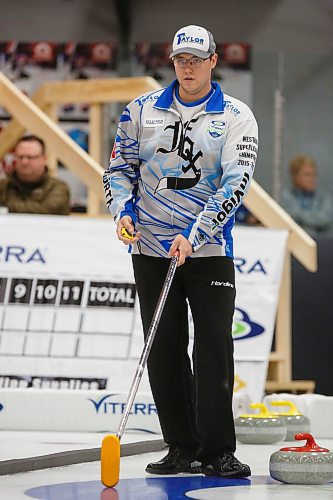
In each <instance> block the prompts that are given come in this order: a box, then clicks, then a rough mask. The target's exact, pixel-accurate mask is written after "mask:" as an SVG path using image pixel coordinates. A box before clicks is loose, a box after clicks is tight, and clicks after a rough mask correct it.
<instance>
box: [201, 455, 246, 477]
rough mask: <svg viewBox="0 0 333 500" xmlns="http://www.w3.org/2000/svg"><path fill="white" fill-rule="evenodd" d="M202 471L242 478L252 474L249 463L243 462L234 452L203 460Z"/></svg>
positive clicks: (208, 473)
mask: <svg viewBox="0 0 333 500" xmlns="http://www.w3.org/2000/svg"><path fill="white" fill-rule="evenodd" d="M201 471H202V473H203V474H205V475H206V476H222V477H229V478H241V477H248V476H251V469H250V467H249V466H248V465H246V464H242V463H241V462H240V461H239V460H237V458H236V457H235V455H234V454H233V453H232V452H227V453H223V455H221V456H219V457H213V458H211V459H205V460H203V461H202V465H201Z"/></svg>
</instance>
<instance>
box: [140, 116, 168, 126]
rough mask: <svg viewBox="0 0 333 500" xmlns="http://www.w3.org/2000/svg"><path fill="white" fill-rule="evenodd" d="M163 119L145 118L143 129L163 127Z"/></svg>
mask: <svg viewBox="0 0 333 500" xmlns="http://www.w3.org/2000/svg"><path fill="white" fill-rule="evenodd" d="M164 121H165V120H164V118H146V119H145V121H144V122H143V126H144V127H163V125H164Z"/></svg>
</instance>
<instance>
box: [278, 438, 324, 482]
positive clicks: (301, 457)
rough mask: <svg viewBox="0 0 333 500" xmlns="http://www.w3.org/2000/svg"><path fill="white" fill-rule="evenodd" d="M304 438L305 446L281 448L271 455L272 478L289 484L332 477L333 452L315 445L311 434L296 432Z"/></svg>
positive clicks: (319, 480) (299, 439) (321, 480)
mask: <svg viewBox="0 0 333 500" xmlns="http://www.w3.org/2000/svg"><path fill="white" fill-rule="evenodd" d="M295 439H297V440H298V441H301V440H303V439H306V444H305V446H292V447H289V448H281V449H280V450H279V451H276V452H275V453H273V454H272V455H271V458H270V461H269V472H270V475H271V476H272V478H274V479H277V480H278V481H282V482H283V483H289V484H322V483H326V482H327V481H331V480H332V479H333V453H331V452H330V450H328V449H327V448H321V447H320V446H318V445H317V443H316V442H315V440H314V439H313V436H312V435H311V434H307V433H301V434H296V435H295Z"/></svg>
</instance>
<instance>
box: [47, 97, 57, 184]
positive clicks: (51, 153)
mask: <svg viewBox="0 0 333 500" xmlns="http://www.w3.org/2000/svg"><path fill="white" fill-rule="evenodd" d="M44 111H45V113H46V114H47V116H49V117H50V118H51V120H53V121H54V123H58V105H57V104H47V106H45V108H44ZM46 154H47V166H48V167H49V171H50V174H51V175H53V176H54V177H56V176H57V172H58V158H57V155H56V151H55V149H54V148H52V146H51V144H46Z"/></svg>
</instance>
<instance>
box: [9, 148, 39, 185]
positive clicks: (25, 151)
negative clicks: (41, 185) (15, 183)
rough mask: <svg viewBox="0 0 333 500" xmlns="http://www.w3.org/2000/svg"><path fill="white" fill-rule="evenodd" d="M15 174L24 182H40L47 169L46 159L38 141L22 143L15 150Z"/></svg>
mask: <svg viewBox="0 0 333 500" xmlns="http://www.w3.org/2000/svg"><path fill="white" fill-rule="evenodd" d="M15 157H16V164H15V172H16V175H17V177H18V178H19V180H20V181H22V182H27V183H34V182H38V181H39V180H40V178H41V177H42V176H43V174H44V172H45V168H46V157H45V155H44V154H43V150H42V146H41V145H40V144H39V142H37V141H23V142H20V143H19V144H18V145H17V146H16V149H15Z"/></svg>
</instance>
